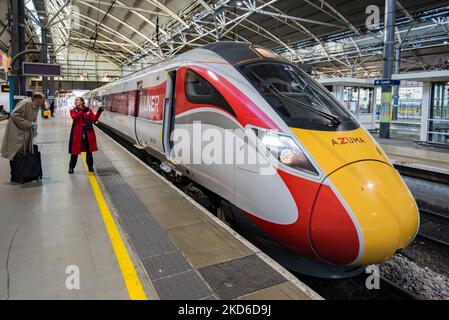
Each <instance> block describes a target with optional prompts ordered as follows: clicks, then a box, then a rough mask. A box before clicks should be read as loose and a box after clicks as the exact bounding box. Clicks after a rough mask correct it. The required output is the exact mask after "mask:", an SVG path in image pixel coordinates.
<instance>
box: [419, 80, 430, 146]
mask: <svg viewBox="0 0 449 320" xmlns="http://www.w3.org/2000/svg"><path fill="white" fill-rule="evenodd" d="M422 89H423V90H422V105H421V132H420V139H419V140H420V141H421V142H428V141H429V134H428V133H429V117H430V107H431V102H432V85H431V83H430V82H423V88H422Z"/></svg>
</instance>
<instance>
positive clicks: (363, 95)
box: [343, 87, 374, 114]
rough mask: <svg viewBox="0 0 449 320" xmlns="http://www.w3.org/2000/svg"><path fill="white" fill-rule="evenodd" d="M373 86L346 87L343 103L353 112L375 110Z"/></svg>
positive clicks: (365, 112)
mask: <svg viewBox="0 0 449 320" xmlns="http://www.w3.org/2000/svg"><path fill="white" fill-rule="evenodd" d="M373 94H374V89H373V88H364V87H344V91H343V104H344V106H345V107H346V108H348V109H349V111H351V112H352V113H353V114H361V113H362V114H368V113H372V112H373Z"/></svg>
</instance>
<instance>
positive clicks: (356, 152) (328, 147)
mask: <svg viewBox="0 0 449 320" xmlns="http://www.w3.org/2000/svg"><path fill="white" fill-rule="evenodd" d="M291 130H292V131H293V133H294V134H295V135H296V136H297V137H298V139H299V141H301V143H302V144H303V145H304V146H305V147H306V149H307V150H308V151H309V152H310V153H311V155H312V157H313V158H314V159H315V161H316V162H317V163H318V164H319V166H320V168H321V169H322V170H323V171H324V173H325V175H328V174H330V173H331V172H333V171H334V170H336V169H338V168H340V167H342V166H344V165H347V164H348V163H352V162H356V161H361V160H378V161H383V162H385V163H388V164H390V161H389V160H388V158H387V156H386V155H385V153H384V152H383V151H382V149H381V148H380V147H379V146H378V145H377V143H376V142H375V141H374V140H373V138H372V137H371V136H370V135H369V134H368V133H367V132H366V131H365V130H364V129H363V128H358V129H356V130H351V131H344V132H335V131H332V132H330V131H315V130H304V129H296V128H291Z"/></svg>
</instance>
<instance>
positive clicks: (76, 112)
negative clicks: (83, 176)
mask: <svg viewBox="0 0 449 320" xmlns="http://www.w3.org/2000/svg"><path fill="white" fill-rule="evenodd" d="M102 112H103V108H99V109H98V112H97V114H95V113H94V112H93V111H92V109H90V108H89V107H87V106H86V105H85V103H84V99H83V98H81V97H77V98H76V99H75V108H73V109H71V110H70V116H71V117H72V119H73V124H72V130H71V131H70V140H69V153H70V154H71V157H70V164H69V174H72V173H73V172H74V169H75V166H76V162H77V160H78V155H79V154H80V153H81V152H86V162H87V166H88V168H89V172H94V158H93V157H92V152H94V151H97V150H98V148H97V138H96V136H95V131H94V127H93V123H94V122H96V121H98V118H100V115H101V113H102Z"/></svg>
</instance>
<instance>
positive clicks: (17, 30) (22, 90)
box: [10, 0, 26, 111]
mask: <svg viewBox="0 0 449 320" xmlns="http://www.w3.org/2000/svg"><path fill="white" fill-rule="evenodd" d="M11 8H12V34H11V36H12V52H11V57H14V56H15V55H17V54H18V53H19V52H22V51H25V1H24V0H11ZM23 61H24V56H23V55H22V56H20V57H18V58H17V60H16V62H15V63H14V66H12V67H13V69H12V73H13V74H14V76H12V77H11V82H12V83H13V87H12V88H11V89H12V90H11V91H10V92H11V93H10V94H11V95H12V97H13V98H12V99H11V101H13V104H12V105H11V111H12V110H13V109H14V107H15V106H16V104H17V103H18V102H19V101H20V100H22V99H14V96H26V84H25V77H24V76H23V75H22V62H23Z"/></svg>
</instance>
